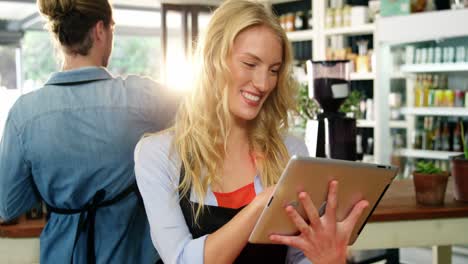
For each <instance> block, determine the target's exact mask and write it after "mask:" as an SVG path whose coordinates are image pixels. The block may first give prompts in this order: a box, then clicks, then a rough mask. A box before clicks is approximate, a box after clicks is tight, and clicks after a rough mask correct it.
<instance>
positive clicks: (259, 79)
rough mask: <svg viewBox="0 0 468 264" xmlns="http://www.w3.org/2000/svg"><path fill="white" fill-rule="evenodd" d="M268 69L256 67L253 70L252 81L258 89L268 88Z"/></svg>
mask: <svg viewBox="0 0 468 264" xmlns="http://www.w3.org/2000/svg"><path fill="white" fill-rule="evenodd" d="M268 77H269V75H268V70H264V69H258V70H256V71H255V72H254V75H253V78H252V83H253V85H254V86H255V88H257V89H258V90H260V91H265V90H267V89H268V82H269V80H268Z"/></svg>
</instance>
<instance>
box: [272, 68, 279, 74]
mask: <svg viewBox="0 0 468 264" xmlns="http://www.w3.org/2000/svg"><path fill="white" fill-rule="evenodd" d="M270 72H271V73H272V74H274V75H277V74H278V73H279V70H278V69H271V70H270Z"/></svg>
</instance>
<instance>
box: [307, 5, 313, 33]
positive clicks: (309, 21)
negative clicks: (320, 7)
mask: <svg viewBox="0 0 468 264" xmlns="http://www.w3.org/2000/svg"><path fill="white" fill-rule="evenodd" d="M313 27H314V15H313V11H312V9H310V10H309V11H308V12H307V28H308V29H312V28H313Z"/></svg>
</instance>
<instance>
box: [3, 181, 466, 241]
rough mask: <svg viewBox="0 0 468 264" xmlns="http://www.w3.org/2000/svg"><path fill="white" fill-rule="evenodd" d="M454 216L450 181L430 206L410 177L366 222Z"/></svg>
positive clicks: (21, 229)
mask: <svg viewBox="0 0 468 264" xmlns="http://www.w3.org/2000/svg"><path fill="white" fill-rule="evenodd" d="M454 217H468V203H461V202H457V201H455V200H454V199H453V183H452V182H451V181H449V183H448V186H447V192H446V194H445V204H444V206H441V207H431V206H422V205H418V204H416V198H415V194H414V187H413V181H412V180H400V181H395V182H393V183H392V185H391V186H390V188H389V189H388V191H387V193H386V194H385V195H384V197H383V198H382V201H381V202H380V204H379V206H378V207H377V208H376V209H375V211H374V213H373V214H372V216H371V218H370V219H369V222H384V221H402V220H423V219H435V218H454ZM45 223H46V221H45V219H40V220H27V219H26V218H25V217H24V216H23V217H21V218H20V219H19V222H18V223H17V224H14V225H0V237H9V238H24V237H39V235H40V234H41V231H42V229H43V228H44V226H45Z"/></svg>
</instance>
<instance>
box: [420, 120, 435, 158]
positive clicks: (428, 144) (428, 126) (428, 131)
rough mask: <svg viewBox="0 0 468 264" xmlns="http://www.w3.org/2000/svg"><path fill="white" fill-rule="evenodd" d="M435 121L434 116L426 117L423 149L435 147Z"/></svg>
mask: <svg viewBox="0 0 468 264" xmlns="http://www.w3.org/2000/svg"><path fill="white" fill-rule="evenodd" d="M433 123H434V118H433V117H432V116H426V117H424V132H423V134H422V135H423V139H422V149H425V150H432V149H433V144H432V143H433V140H434V139H433V137H434V134H433V131H434V130H433Z"/></svg>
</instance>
